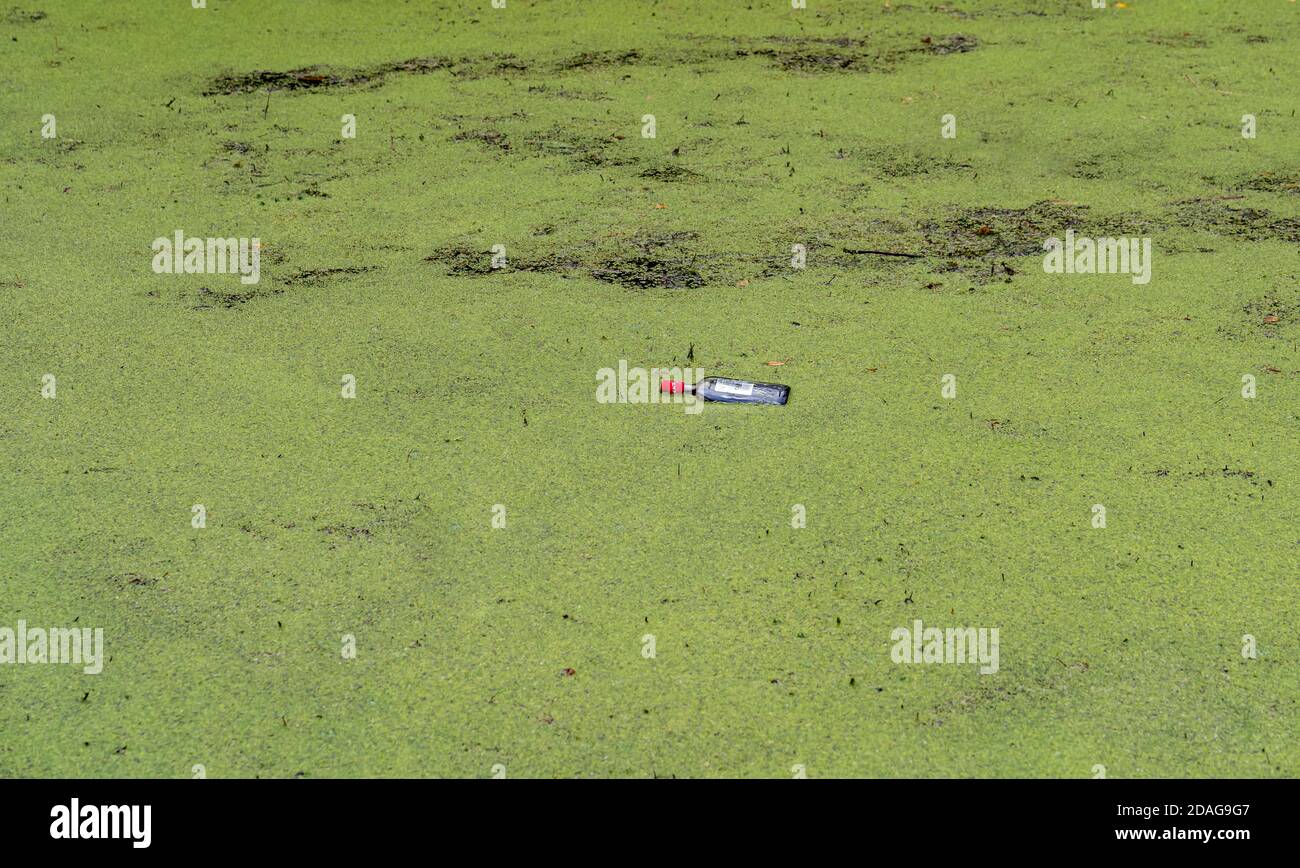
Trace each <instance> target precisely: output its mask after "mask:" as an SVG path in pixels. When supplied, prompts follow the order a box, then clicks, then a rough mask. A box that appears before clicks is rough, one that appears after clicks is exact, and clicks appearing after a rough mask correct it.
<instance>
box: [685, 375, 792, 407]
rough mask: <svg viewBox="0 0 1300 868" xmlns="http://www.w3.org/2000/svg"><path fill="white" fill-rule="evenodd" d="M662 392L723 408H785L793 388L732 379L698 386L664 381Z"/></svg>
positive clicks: (712, 380) (709, 380) (706, 380)
mask: <svg viewBox="0 0 1300 868" xmlns="http://www.w3.org/2000/svg"><path fill="white" fill-rule="evenodd" d="M659 391H661V392H667V393H668V394H670V395H679V394H681V395H694V396H695V397H697V398H699V399H701V400H704V401H717V402H718V403H722V404H784V403H785V402H786V400H787V399H788V398H789V397H790V387H789V386H781V385H777V384H776V383H753V382H750V381H749V380H733V379H731V378H729V377H705V378H704V379H703V380H700V381H699V382H698V383H696V384H695V385H694V386H690V385H687V384H686V382H685V381H683V380H664V381H663V382H662V383H660V384H659Z"/></svg>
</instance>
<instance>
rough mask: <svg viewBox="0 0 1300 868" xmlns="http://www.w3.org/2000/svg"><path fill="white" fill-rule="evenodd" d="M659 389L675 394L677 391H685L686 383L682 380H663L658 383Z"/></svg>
mask: <svg viewBox="0 0 1300 868" xmlns="http://www.w3.org/2000/svg"><path fill="white" fill-rule="evenodd" d="M659 391H661V392H667V393H668V394H670V395H676V394H677V393H678V392H685V391H686V383H685V382H684V381H682V380H664V381H663V382H662V383H660V384H659Z"/></svg>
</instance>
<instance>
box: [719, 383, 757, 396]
mask: <svg viewBox="0 0 1300 868" xmlns="http://www.w3.org/2000/svg"><path fill="white" fill-rule="evenodd" d="M713 388H715V389H717V390H718V391H719V392H721V393H722V394H724V395H743V396H749V395H752V394H754V384H753V383H742V382H741V381H740V380H718V381H717V382H715V383H714V384H713Z"/></svg>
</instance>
